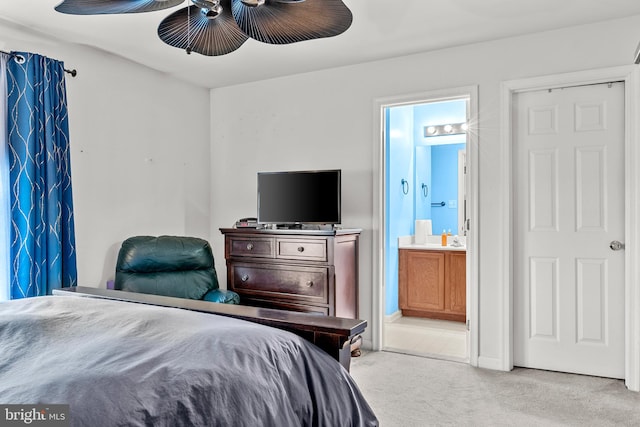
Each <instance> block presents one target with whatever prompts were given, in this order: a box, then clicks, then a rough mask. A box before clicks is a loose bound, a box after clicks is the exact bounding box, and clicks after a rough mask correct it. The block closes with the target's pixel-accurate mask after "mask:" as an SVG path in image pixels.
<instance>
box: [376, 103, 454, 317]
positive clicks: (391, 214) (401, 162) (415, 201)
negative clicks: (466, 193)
mask: <svg viewBox="0 0 640 427" xmlns="http://www.w3.org/2000/svg"><path fill="white" fill-rule="evenodd" d="M465 120H466V101H464V100H456V101H445V102H438V103H427V104H420V105H415V106H411V105H409V106H397V107H391V108H387V109H386V110H385V124H386V129H385V134H386V135H387V138H386V141H385V144H386V147H385V149H386V157H385V159H386V165H385V166H386V171H387V174H386V175H387V176H386V188H387V205H386V206H385V215H386V224H385V240H386V244H385V254H386V257H385V315H392V314H394V313H396V312H397V311H398V310H399V305H398V237H400V236H410V235H412V234H413V233H414V225H415V220H416V219H432V220H433V221H434V228H433V232H434V233H435V234H439V233H440V232H442V227H445V228H447V229H448V228H451V229H452V232H454V231H453V230H454V229H455V227H456V224H457V209H449V208H448V207H444V208H431V202H436V201H440V199H438V197H440V198H442V197H445V198H444V199H442V200H445V201H446V202H448V201H449V200H454V199H455V200H456V201H457V191H458V187H457V185H458V177H457V167H458V157H457V150H459V149H460V147H462V148H463V149H464V142H465V140H466V138H465V136H464V135H452V136H439V137H432V138H425V136H424V127H425V126H428V125H440V124H446V123H460V122H463V121H465ZM442 143H449V144H451V143H456V144H455V145H452V146H451V147H452V148H446V147H447V146H440V145H434V146H433V147H429V145H430V144H442ZM460 143H462V144H460ZM453 147H456V148H453ZM454 153H455V154H454ZM450 159H452V162H453V163H449V160H450ZM425 165H427V166H426V169H424V168H425ZM418 168H420V169H419V170H418ZM427 169H428V170H427ZM441 173H442V174H444V176H443V177H440V175H439V174H441ZM451 173H453V174H454V175H453V179H451V177H450V174H451ZM402 179H405V180H407V181H408V183H409V189H408V194H404V193H403V191H402V190H403V189H402V184H401V180H402ZM423 181H425V182H427V181H430V184H429V195H428V201H425V200H424V198H423V197H422V196H421V188H420V185H421V183H422V182H423ZM451 188H453V189H454V190H453V191H454V193H450V191H449V190H450V189H451ZM436 189H437V192H436ZM450 194H456V196H451V195H450ZM421 197H422V199H421ZM425 203H426V204H427V206H425ZM435 209H439V210H440V212H438V213H437V215H438V218H431V217H432V215H434V213H435V212H436V211H435ZM443 213H446V215H443ZM440 215H442V216H443V217H442V218H440ZM451 218H453V220H451ZM441 221H444V222H441ZM436 227H440V229H437V228H436ZM454 234H455V232H454Z"/></svg>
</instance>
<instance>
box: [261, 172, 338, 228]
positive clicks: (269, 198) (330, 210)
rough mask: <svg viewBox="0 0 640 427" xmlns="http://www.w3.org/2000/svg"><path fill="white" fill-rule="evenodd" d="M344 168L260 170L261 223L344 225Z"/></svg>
mask: <svg viewBox="0 0 640 427" xmlns="http://www.w3.org/2000/svg"><path fill="white" fill-rule="evenodd" d="M340 175H341V171H340V170H339V169H336V170H321V171H295V172H259V173H258V222H259V223H261V224H340V221H341V219H340V207H341V182H340Z"/></svg>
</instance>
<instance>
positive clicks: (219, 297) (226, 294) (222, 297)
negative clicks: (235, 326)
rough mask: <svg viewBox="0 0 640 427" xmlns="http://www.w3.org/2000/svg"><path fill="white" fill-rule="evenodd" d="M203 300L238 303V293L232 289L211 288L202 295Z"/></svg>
mask: <svg viewBox="0 0 640 427" xmlns="http://www.w3.org/2000/svg"><path fill="white" fill-rule="evenodd" d="M202 300H203V301H209V302H219V303H223V304H240V295H238V294H237V293H235V292H233V291H225V290H222V289H212V290H210V291H209V292H207V293H206V294H204V296H203V297H202Z"/></svg>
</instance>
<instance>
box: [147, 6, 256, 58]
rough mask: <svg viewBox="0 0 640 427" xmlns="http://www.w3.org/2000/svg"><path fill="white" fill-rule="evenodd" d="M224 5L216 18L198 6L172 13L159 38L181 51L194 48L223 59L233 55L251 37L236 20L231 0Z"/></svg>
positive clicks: (204, 53) (166, 19) (162, 27)
mask: <svg viewBox="0 0 640 427" xmlns="http://www.w3.org/2000/svg"><path fill="white" fill-rule="evenodd" d="M220 5H221V6H222V12H221V13H220V14H219V15H218V16H217V17H215V18H212V19H211V18H208V17H207V16H206V14H205V13H203V9H200V8H199V7H198V6H189V7H185V8H184V9H180V10H178V11H177V12H174V13H172V14H171V15H169V16H167V17H166V18H165V19H164V20H163V21H162V22H161V23H160V26H159V27H158V37H160V39H162V41H163V42H165V43H166V44H168V45H170V46H173V47H178V48H181V49H187V48H189V47H190V48H191V50H192V51H193V52H198V53H200V54H202V55H207V56H219V55H226V54H227V53H230V52H233V51H234V50H236V49H238V48H239V47H240V46H242V44H243V43H244V42H245V41H247V39H248V38H249V37H247V35H246V34H245V33H243V32H242V31H241V30H240V28H238V24H236V21H235V20H234V19H233V15H232V14H231V0H222V1H221V2H220ZM205 11H206V10H205ZM189 15H190V17H189ZM187 19H189V21H190V23H191V24H190V25H188V24H187ZM189 27H190V28H189ZM189 33H190V35H189Z"/></svg>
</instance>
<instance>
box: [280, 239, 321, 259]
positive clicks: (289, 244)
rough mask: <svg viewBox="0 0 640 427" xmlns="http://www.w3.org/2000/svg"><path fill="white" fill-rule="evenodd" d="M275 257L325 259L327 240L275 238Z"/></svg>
mask: <svg viewBox="0 0 640 427" xmlns="http://www.w3.org/2000/svg"><path fill="white" fill-rule="evenodd" d="M276 258H282V259H303V260H309V261H326V260H327V240H326V239H315V240H312V239H277V240H276Z"/></svg>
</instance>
